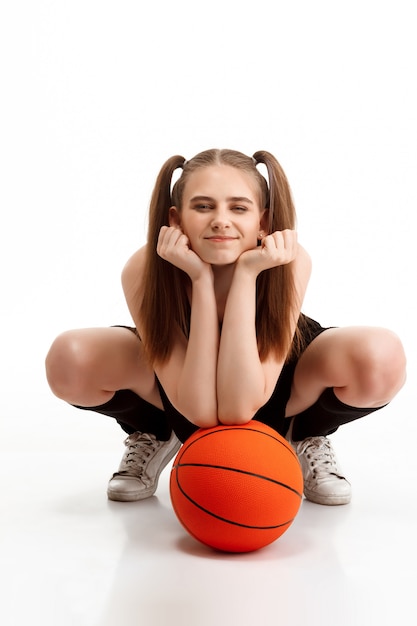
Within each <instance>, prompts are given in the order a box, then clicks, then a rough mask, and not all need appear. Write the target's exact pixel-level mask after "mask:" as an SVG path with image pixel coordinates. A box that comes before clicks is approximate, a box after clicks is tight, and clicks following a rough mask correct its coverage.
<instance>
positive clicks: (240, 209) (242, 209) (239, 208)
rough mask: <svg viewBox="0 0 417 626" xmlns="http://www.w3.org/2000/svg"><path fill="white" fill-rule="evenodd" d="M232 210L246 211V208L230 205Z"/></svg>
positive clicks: (237, 211)
mask: <svg viewBox="0 0 417 626" xmlns="http://www.w3.org/2000/svg"><path fill="white" fill-rule="evenodd" d="M232 211H235V212H236V213H246V211H247V208H246V207H245V206H234V207H232Z"/></svg>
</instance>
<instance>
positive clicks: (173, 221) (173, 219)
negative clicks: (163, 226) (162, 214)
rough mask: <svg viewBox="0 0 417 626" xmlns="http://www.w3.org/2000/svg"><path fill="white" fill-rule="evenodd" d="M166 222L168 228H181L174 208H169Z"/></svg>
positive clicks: (178, 216)
mask: <svg viewBox="0 0 417 626" xmlns="http://www.w3.org/2000/svg"><path fill="white" fill-rule="evenodd" d="M168 221H169V225H170V226H181V219H180V214H179V213H178V209H177V207H175V206H172V207H170V209H169V213H168Z"/></svg>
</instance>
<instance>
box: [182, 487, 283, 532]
mask: <svg viewBox="0 0 417 626" xmlns="http://www.w3.org/2000/svg"><path fill="white" fill-rule="evenodd" d="M177 486H178V489H179V490H180V491H181V493H182V495H183V496H185V497H186V498H187V500H188V501H189V502H191V504H194V506H196V507H197V508H198V509H200V511H203V512H204V513H207V515H211V516H212V517H214V518H216V519H218V520H219V521H220V522H226V523H227V524H232V526H240V527H241V528H250V529H251V530H274V529H275V528H281V526H287V524H292V522H293V521H294V519H295V517H293V518H292V519H290V520H287V521H286V522H282V523H281V524H274V525H273V526H252V525H251V524H242V522H234V521H233V520H230V519H227V517H221V515H217V514H216V513H213V512H212V511H209V509H205V508H204V507H203V506H201V504H198V502H196V501H195V500H193V499H192V498H190V496H189V495H188V494H186V493H185V491H184V490H183V489H182V487H181V485H180V484H179V482H178V479H177Z"/></svg>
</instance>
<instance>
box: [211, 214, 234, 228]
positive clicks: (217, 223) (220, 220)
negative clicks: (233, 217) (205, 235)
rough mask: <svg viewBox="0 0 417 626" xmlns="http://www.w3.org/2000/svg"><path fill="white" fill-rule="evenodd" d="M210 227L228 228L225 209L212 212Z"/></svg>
mask: <svg viewBox="0 0 417 626" xmlns="http://www.w3.org/2000/svg"><path fill="white" fill-rule="evenodd" d="M211 227H212V228H213V229H214V230H217V231H218V230H223V229H225V228H230V220H229V218H228V216H227V214H226V212H225V211H222V210H217V211H215V212H214V213H213V217H212V220H211Z"/></svg>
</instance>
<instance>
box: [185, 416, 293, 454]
mask: <svg viewBox="0 0 417 626" xmlns="http://www.w3.org/2000/svg"><path fill="white" fill-rule="evenodd" d="M253 421H254V422H256V421H257V420H253ZM259 424H263V422H259ZM267 425H268V424H265V426H267ZM225 428H226V430H228V431H229V430H249V431H250V432H252V433H258V434H259V435H264V436H265V437H269V438H270V439H273V440H274V441H276V442H277V443H279V445H280V446H282V447H283V448H285V450H287V451H288V452H289V453H290V454H291V455H292V456H294V457H295V458H296V459H298V457H297V455H296V453H295V452H294V450H293V448H292V447H291V445H290V444H288V446H286V445H285V444H284V443H283V442H282V441H280V440H279V439H276V438H275V437H274V436H273V435H270V434H269V433H265V432H264V431H263V430H256V428H245V426H238V427H233V426H226V427H225ZM270 428H272V426H270ZM272 430H273V429H272ZM219 432H224V431H219V430H216V431H214V432H207V433H204V434H202V435H200V437H199V438H198V439H197V440H196V441H193V442H191V443H190V444H189V447H190V448H191V446H193V445H194V444H195V443H197V441H200V439H203V438H204V437H210V436H211V435H217V434H218V433H219ZM277 434H278V433H277Z"/></svg>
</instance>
